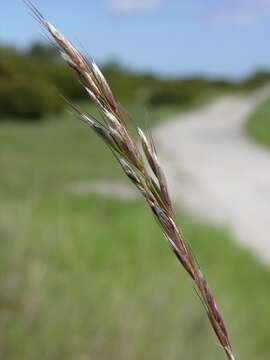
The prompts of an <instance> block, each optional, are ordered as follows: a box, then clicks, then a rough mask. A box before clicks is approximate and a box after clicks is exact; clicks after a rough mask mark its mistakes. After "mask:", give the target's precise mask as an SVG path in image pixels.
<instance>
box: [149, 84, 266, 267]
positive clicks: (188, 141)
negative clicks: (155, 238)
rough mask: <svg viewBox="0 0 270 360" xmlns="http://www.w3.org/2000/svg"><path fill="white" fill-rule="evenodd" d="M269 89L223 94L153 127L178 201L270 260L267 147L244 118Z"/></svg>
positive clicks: (264, 258) (160, 153)
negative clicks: (246, 94)
mask: <svg viewBox="0 0 270 360" xmlns="http://www.w3.org/2000/svg"><path fill="white" fill-rule="evenodd" d="M269 93H270V91H269V89H268V90H266V89H265V90H264V91H263V92H261V93H258V94H257V95H256V96H254V95H253V96H251V97H226V98H223V99H221V100H219V101H217V102H216V103H214V104H211V105H210V106H209V107H207V108H204V109H202V110H199V111H196V112H192V113H188V114H185V115H182V116H181V117H180V116H179V117H177V118H175V119H172V121H169V122H165V123H163V124H162V125H161V126H160V127H158V128H157V129H156V130H155V131H154V138H155V140H156V142H157V145H158V149H159V156H160V157H161V159H162V162H163V164H164V166H165V168H166V170H167V174H168V178H169V182H170V185H171V188H172V191H173V193H174V194H173V195H174V198H175V201H176V203H178V204H179V205H180V206H181V207H185V208H187V209H189V210H190V211H192V212H193V213H195V214H197V215H198V216H200V217H203V218H204V219H206V220H207V221H209V220H210V221H212V222H215V223H221V224H224V225H227V226H229V228H230V229H231V230H232V232H233V234H234V236H235V238H236V239H238V240H239V241H240V242H241V243H242V244H243V245H244V246H247V247H249V248H250V249H251V250H252V251H253V252H254V253H255V254H256V255H258V256H260V257H261V259H262V260H264V261H267V262H268V263H269V262H270V151H269V150H267V149H265V148H263V147H260V146H259V145H256V144H254V143H253V142H252V141H251V140H249V139H248V138H247V136H246V134H245V132H244V127H243V123H244V121H245V120H246V118H247V117H248V115H249V114H250V112H251V111H253V110H254V108H255V106H256V105H257V103H258V102H260V101H261V100H262V99H263V98H264V97H265V96H266V94H268V95H269Z"/></svg>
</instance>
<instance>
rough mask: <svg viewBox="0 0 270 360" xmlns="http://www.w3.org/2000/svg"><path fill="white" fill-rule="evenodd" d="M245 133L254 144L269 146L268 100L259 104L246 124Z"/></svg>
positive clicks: (269, 119)
mask: <svg viewBox="0 0 270 360" xmlns="http://www.w3.org/2000/svg"><path fill="white" fill-rule="evenodd" d="M246 128H247V132H248V134H249V135H250V137H251V138H252V139H254V140H255V141H256V142H258V143H260V144H262V145H266V146H270V98H268V99H266V100H265V101H264V102H263V103H262V104H260V105H259V106H258V107H257V109H256V110H255V112H254V113H253V114H252V115H251V116H250V118H249V119H248V121H247V124H246Z"/></svg>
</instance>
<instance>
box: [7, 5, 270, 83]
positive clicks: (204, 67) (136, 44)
mask: <svg viewBox="0 0 270 360" xmlns="http://www.w3.org/2000/svg"><path fill="white" fill-rule="evenodd" d="M35 4H36V6H37V7H38V8H39V9H40V10H41V11H42V12H43V13H44V15H45V16H46V17H47V18H48V19H49V20H50V21H51V22H52V23H53V24H54V25H56V27H58V28H59V29H60V30H61V31H62V32H64V33H65V34H66V35H68V37H69V38H70V39H71V40H72V41H73V42H74V43H75V44H77V45H78V44H82V45H81V47H83V48H85V49H86V50H87V52H88V53H89V54H91V55H92V56H93V57H94V58H95V59H96V60H97V61H98V62H104V61H106V60H108V59H117V60H120V62H122V63H124V64H125V65H128V66H130V67H131V68H135V69H139V70H152V71H155V72H159V73H161V74H165V75H168V74H169V75H184V76H187V75H189V74H201V73H202V74H206V75H211V76H230V77H236V78H239V77H243V76H246V75H247V74H248V73H250V72H252V71H254V70H255V69H257V68H270V40H269V39H270V36H269V35H270V0H74V1H67V0H57V1H55V0H35ZM0 14H1V15H0V20H1V21H0V42H5V43H6V42H8V43H13V44H15V45H18V46H26V45H27V44H29V43H30V42H31V41H33V40H37V39H41V38H42V37H41V33H40V28H39V25H38V24H37V23H36V22H35V21H34V20H33V19H32V18H31V16H29V13H28V11H27V10H26V7H25V6H24V5H23V3H22V1H21V0H1V3H0Z"/></svg>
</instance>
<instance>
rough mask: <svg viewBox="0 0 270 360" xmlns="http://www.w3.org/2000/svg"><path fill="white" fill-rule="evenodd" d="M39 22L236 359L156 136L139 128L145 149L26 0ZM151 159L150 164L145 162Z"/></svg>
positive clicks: (100, 84)
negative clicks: (184, 227)
mask: <svg viewBox="0 0 270 360" xmlns="http://www.w3.org/2000/svg"><path fill="white" fill-rule="evenodd" d="M25 2H26V3H27V5H28V6H29V7H30V9H31V10H32V12H33V15H34V16H35V17H36V19H37V20H38V21H39V23H40V24H41V25H42V26H43V27H44V28H45V29H46V30H47V31H48V32H49V33H50V35H51V36H52V38H53V40H54V41H55V43H56V45H57V47H58V48H59V51H60V53H61V55H62V57H63V59H64V60H65V61H66V62H67V63H68V65H69V66H70V67H71V68H72V69H73V70H75V71H76V73H77V74H78V77H79V80H80V82H81V84H82V86H83V87H84V89H85V90H86V91H87V93H88V94H89V96H90V98H91V99H92V100H93V101H94V102H95V104H96V106H97V107H98V109H99V110H100V112H101V114H102V116H103V119H104V124H101V123H100V122H99V121H98V120H96V119H95V118H93V117H92V116H90V115H88V114H86V113H84V112H82V111H81V110H80V109H78V108H77V107H76V106H74V105H72V104H70V105H71V106H72V108H73V110H74V111H75V112H76V114H77V115H78V117H79V118H80V119H81V120H82V121H83V122H85V123H87V125H89V126H90V127H91V128H92V129H93V130H94V131H95V133H97V134H98V135H99V136H100V137H101V138H102V139H103V140H104V142H105V143H106V145H107V146H108V147H109V148H110V149H111V151H112V153H113V154H114V155H115V157H116V158H117V160H118V161H119V164H120V166H121V167H122V169H123V171H124V173H125V174H126V175H127V176H128V178H129V179H130V180H131V182H132V183H133V184H134V185H135V186H136V187H137V188H138V189H139V191H140V192H141V194H142V196H143V197H144V198H145V200H146V202H147V203H148V205H149V208H150V210H151V211H152V213H153V216H154V218H155V219H156V221H157V223H158V224H159V225H160V227H161V230H162V232H163V234H164V236H165V238H166V239H167V241H168V243H169V245H170V247H171V249H172V250H173V252H174V254H175V255H176V257H177V259H178V260H179V262H180V263H181V264H182V266H183V267H184V269H185V270H186V272H187V273H188V274H189V276H190V277H191V278H192V280H193V283H194V286H195V289H196V292H197V294H198V296H199V298H200V299H201V301H202V303H203V305H204V307H205V309H206V312H207V315H208V318H209V320H210V323H211V325H212V328H213V330H214V332H215V334H216V336H217V338H218V340H219V343H220V344H221V346H222V348H223V349H224V351H225V353H226V355H227V358H228V359H230V360H234V359H235V358H234V355H233V351H232V346H231V343H230V340H229V336H228V332H227V330H226V327H225V324H224V321H223V318H222V315H221V313H220V311H219V310H218V307H217V305H216V302H215V300H214V297H213V295H212V293H211V291H210V289H209V286H208V284H207V281H206V279H205V277H204V275H203V274H202V271H201V269H200V267H199V265H198V263H197V261H196V259H195V257H194V256H193V254H192V251H191V249H190V247H189V245H188V243H187V242H186V240H185V239H184V237H183V234H182V232H181V229H180V227H178V225H177V223H176V216H175V212H174V209H173V206H172V201H171V197H170V194H169V189H168V185H167V181H166V177H165V174H164V172H163V170H162V167H161V165H160V163H159V160H158V156H157V152H156V149H155V146H154V143H153V140H152V139H151V138H150V139H148V137H147V136H146V135H145V133H144V132H143V130H141V129H138V134H139V138H140V140H141V145H142V147H139V146H138V145H137V141H136V140H135V139H134V138H133V137H132V136H131V135H130V133H129V131H128V127H127V124H126V121H125V116H124V113H123V111H122V108H121V105H120V104H119V103H118V102H117V101H116V99H115V97H114V95H113V92H112V90H111V89H110V86H109V85H108V83H107V81H106V80H105V78H104V76H103V74H102V72H101V71H100V69H99V68H98V66H97V65H96V63H95V62H94V61H91V62H90V61H88V60H87V59H86V58H85V57H84V56H83V55H82V54H81V53H80V52H79V51H78V50H77V49H76V48H75V47H74V46H73V45H72V44H71V42H69V41H68V40H67V39H66V38H65V37H64V36H63V35H62V34H61V33H60V32H59V31H58V30H57V29H56V28H55V27H54V26H53V25H52V24H50V23H49V22H48V21H47V20H46V19H45V18H44V17H43V15H42V14H41V13H40V12H39V11H38V10H37V9H36V8H35V7H34V6H33V4H32V3H30V2H28V1H26V0H25ZM146 161H147V162H148V165H149V166H148V165H147V164H146Z"/></svg>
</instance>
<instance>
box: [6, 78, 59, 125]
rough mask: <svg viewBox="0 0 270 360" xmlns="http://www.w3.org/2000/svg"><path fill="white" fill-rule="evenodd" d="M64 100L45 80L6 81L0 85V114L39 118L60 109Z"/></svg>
mask: <svg viewBox="0 0 270 360" xmlns="http://www.w3.org/2000/svg"><path fill="white" fill-rule="evenodd" d="M62 106H63V102H62V101H61V100H60V99H59V96H58V95H57V94H56V91H55V90H54V89H52V88H51V86H50V85H49V84H47V83H45V82H44V81H42V82H40V81H38V80H36V81H30V80H17V81H4V82H1V86H0V116H1V117H20V118H28V119H38V118H41V117H43V116H45V115H48V114H50V113H53V112H57V111H59V110H60V109H61V108H62Z"/></svg>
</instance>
